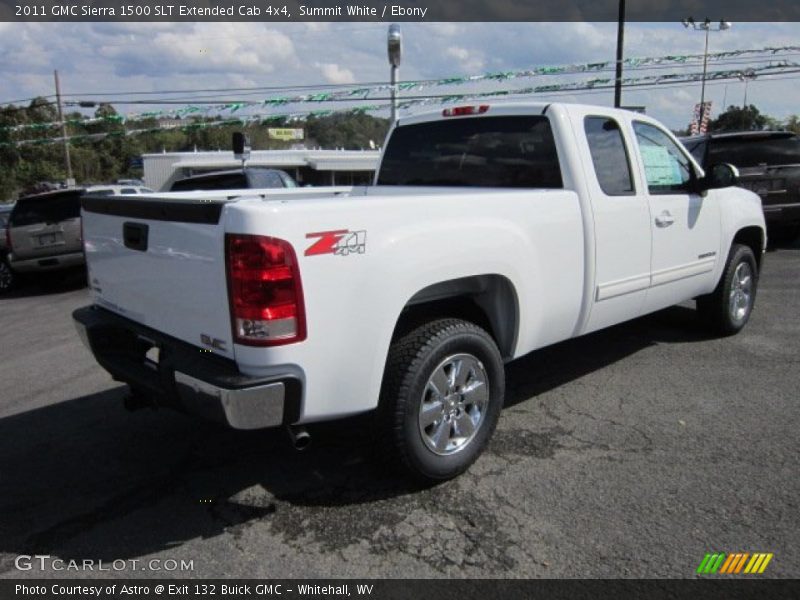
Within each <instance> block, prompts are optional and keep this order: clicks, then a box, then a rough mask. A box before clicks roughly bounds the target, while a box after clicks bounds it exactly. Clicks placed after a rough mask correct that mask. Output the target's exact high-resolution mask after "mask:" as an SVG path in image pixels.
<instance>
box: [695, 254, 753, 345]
mask: <svg viewBox="0 0 800 600" xmlns="http://www.w3.org/2000/svg"><path fill="white" fill-rule="evenodd" d="M757 288H758V264H757V263H756V258H755V256H754V255H753V251H752V250H751V249H750V247H749V246H744V245H742V244H733V245H732V246H731V250H730V252H729V253H728V261H727V263H726V264H725V270H724V271H723V272H722V277H721V279H720V281H719V284H718V285H717V287H716V289H715V290H714V291H713V292H712V293H710V294H708V295H707V296H701V297H700V298H698V299H697V311H698V313H699V315H700V317H701V318H702V319H703V321H704V322H706V324H707V325H708V326H709V327H710V328H711V330H712V331H714V332H715V333H717V334H719V335H733V334H735V333H738V332H739V331H741V330H742V328H743V327H744V326H745V325H746V324H747V321H748V320H749V319H750V314H751V313H752V312H753V305H754V304H755V301H756V290H757Z"/></svg>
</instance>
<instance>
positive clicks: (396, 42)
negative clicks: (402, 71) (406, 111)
mask: <svg viewBox="0 0 800 600" xmlns="http://www.w3.org/2000/svg"><path fill="white" fill-rule="evenodd" d="M386 41H387V49H388V53H389V65H390V67H391V73H390V77H391V79H390V82H391V87H390V92H391V97H392V112H391V118H392V123H394V122H395V121H397V91H398V90H397V70H398V67H400V60H401V58H402V52H403V36H402V35H401V34H400V26H399V25H396V24H392V25H390V26H389V37H388V39H387V40H386Z"/></svg>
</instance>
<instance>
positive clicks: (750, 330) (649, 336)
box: [0, 245, 800, 578]
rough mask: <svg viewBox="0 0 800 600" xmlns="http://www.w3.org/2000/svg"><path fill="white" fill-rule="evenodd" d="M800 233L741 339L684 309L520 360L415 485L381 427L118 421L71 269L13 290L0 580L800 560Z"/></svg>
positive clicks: (774, 565)
mask: <svg viewBox="0 0 800 600" xmlns="http://www.w3.org/2000/svg"><path fill="white" fill-rule="evenodd" d="M799 274H800V246H798V245H794V246H793V247H784V248H779V249H777V250H775V251H772V252H770V253H768V255H767V256H766V257H765V269H764V272H763V274H762V279H761V284H760V289H759V297H758V299H757V303H756V310H755V312H754V314H753V317H752V319H751V321H750V324H749V325H748V327H747V328H746V329H745V331H744V332H743V333H741V334H740V335H738V336H735V337H732V338H726V339H714V338H710V337H708V336H707V335H706V334H705V333H704V332H703V331H702V329H700V328H699V327H698V324H697V322H696V320H695V314H694V310H693V309H692V308H690V307H688V306H682V307H675V308H672V309H668V310H666V311H662V312H660V313H657V314H654V315H650V316H648V317H644V318H642V319H638V320H636V321H633V322H631V323H627V324H623V325H620V326H617V327H614V328H611V329H608V330H605V331H601V332H597V333H595V334H592V335H590V336H587V337H584V338H580V339H576V340H571V341H568V342H565V343H562V344H558V345H556V346H553V347H550V348H546V349H544V350H542V351H539V352H537V353H534V354H532V355H530V356H528V357H525V358H523V359H521V360H518V361H516V362H514V363H511V364H509V365H508V366H507V391H508V394H507V400H506V408H505V410H504V412H503V414H502V416H501V420H500V424H499V426H498V430H497V432H496V434H495V436H494V439H493V441H492V443H491V444H490V447H489V450H488V451H487V452H486V454H485V455H484V456H483V457H482V458H481V459H480V460H479V461H478V462H477V464H475V465H474V466H473V467H472V468H471V469H470V470H469V471H468V472H467V473H466V474H465V475H463V476H462V477H460V478H458V479H456V480H454V481H451V482H447V483H444V484H441V485H438V486H434V487H427V488H421V487H419V486H417V485H414V484H412V483H410V482H408V481H406V480H404V479H403V478H401V477H399V476H398V475H396V474H395V473H394V472H393V471H392V470H391V468H389V467H390V466H391V465H386V464H380V463H379V462H375V461H374V460H373V459H372V454H371V446H370V443H369V433H370V432H369V429H370V421H369V419H367V418H363V417H362V418H356V419H350V420H347V421H341V422H337V423H328V424H321V425H317V426H315V427H313V428H311V429H310V431H311V433H312V435H313V437H314V442H313V444H312V447H311V448H310V449H309V450H308V451H306V452H303V453H298V452H295V451H294V450H293V449H292V448H291V447H290V444H289V442H288V440H287V439H286V436H285V434H284V432H282V431H266V432H236V431H228V430H225V429H222V428H219V427H216V426H214V425H211V424H206V423H203V422H199V421H196V420H193V419H191V418H188V417H184V416H182V415H179V414H177V413H173V412H169V411H151V410H142V411H138V412H135V413H128V412H126V411H125V410H124V409H123V407H122V402H121V399H122V397H123V395H124V390H125V388H124V387H123V386H120V385H119V384H116V383H114V382H112V381H111V380H110V378H109V377H108V376H107V374H106V373H105V372H104V371H102V370H101V369H100V367H98V366H97V365H96V364H95V363H94V361H93V359H92V357H91V356H90V355H89V353H88V351H86V350H85V349H84V348H83V346H82V345H81V344H80V341H79V340H78V337H77V335H76V333H75V331H74V329H73V326H72V324H71V320H70V317H69V315H70V313H71V311H72V310H73V309H74V308H77V307H79V306H82V305H85V304H87V303H88V293H87V291H86V289H84V288H82V287H79V286H78V285H75V284H74V283H70V282H67V283H66V284H65V285H50V286H44V285H42V284H41V283H31V284H29V285H28V286H26V287H25V288H23V289H21V290H19V291H18V292H16V293H14V294H12V295H11V296H7V297H2V298H0V326H1V327H2V331H3V344H2V347H0V378H1V379H0V380H2V382H3V392H2V395H1V396H0V577H4V578H8V577H63V576H79V577H85V576H87V575H92V573H86V572H84V573H75V572H64V571H52V570H49V571H45V572H41V571H39V570H38V569H34V570H31V571H24V572H21V571H18V570H16V569H15V567H14V559H15V557H16V556H18V555H20V554H30V555H33V554H47V555H51V556H53V557H59V558H62V559H64V560H71V559H74V560H78V561H82V560H84V559H93V560H100V559H102V560H103V561H106V562H111V561H113V560H117V559H138V560H139V561H140V563H139V564H140V565H141V564H142V563H143V562H144V561H147V560H148V559H151V558H160V559H162V560H163V559H175V560H178V561H180V560H181V559H183V560H191V561H193V564H194V570H193V571H191V572H183V573H181V572H152V571H141V570H131V569H128V570H125V571H112V572H105V573H102V574H98V575H102V576H106V577H152V576H155V577H161V576H174V577H179V576H194V577H236V576H241V577H281V578H300V577H303V578H309V577H510V578H514V577H582V578H586V577H610V578H613V577H691V576H693V574H694V570H695V568H696V567H697V565H698V564H699V562H700V560H701V559H702V557H703V555H704V553H705V552H709V551H729V552H736V551H748V552H754V551H755V552H758V551H760V552H773V553H774V554H775V558H774V559H773V560H772V562H771V564H770V566H769V569H768V570H767V573H766V575H768V576H773V577H797V576H798V574H800V569H799V568H798V567H800V526H799V525H800V523H799V521H800V508H799V507H798V497H800V493H799V492H800V478H799V477H798V468H797V457H798V455H799V454H800V441H799V440H800V436H799V435H798V431H800V402H798V389H800V375H799V374H798V371H799V369H798V367H800V364H798V363H799V362H800V360H799V359H798V357H800V335H798V333H800V325H798V321H797V315H798V313H799V312H800V310H799V309H800V277H798V275H799Z"/></svg>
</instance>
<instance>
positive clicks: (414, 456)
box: [377, 319, 505, 481]
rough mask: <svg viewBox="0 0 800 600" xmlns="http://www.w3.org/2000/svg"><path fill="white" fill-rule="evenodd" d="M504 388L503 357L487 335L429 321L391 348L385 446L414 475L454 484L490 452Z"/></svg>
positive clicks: (382, 422)
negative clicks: (454, 479) (451, 481)
mask: <svg viewBox="0 0 800 600" xmlns="http://www.w3.org/2000/svg"><path fill="white" fill-rule="evenodd" d="M504 391H505V372H504V369H503V360H502V358H501V356H500V352H499V351H498V349H497V345H496V344H495V343H494V340H493V339H492V338H491V337H490V336H489V334H488V333H487V332H486V331H484V330H483V329H481V328H480V327H478V326H477V325H474V324H473V323H469V322H467V321H462V320H460V319H439V320H436V321H432V322H429V323H425V324H423V325H420V326H418V327H416V328H414V329H412V330H411V331H409V332H408V333H406V334H404V335H403V336H402V337H400V338H399V339H397V340H395V341H394V343H393V344H392V346H391V348H390V350H389V358H388V360H387V364H386V372H385V374H384V381H383V386H382V389H381V398H380V404H379V408H378V421H379V423H378V428H377V433H378V435H379V436H381V439H380V440H379V441H380V442H382V443H381V445H382V446H383V447H384V448H385V449H386V450H387V451H388V453H389V456H390V457H391V459H392V461H393V462H394V463H395V464H398V465H400V466H401V467H402V468H404V469H405V470H406V471H407V472H409V473H410V474H412V475H413V476H415V477H417V478H419V479H423V480H428V481H441V480H445V479H451V478H453V477H455V476H457V475H459V474H460V473H463V472H464V471H465V470H466V469H467V468H468V467H469V466H470V465H471V464H472V463H473V462H475V460H476V459H477V458H478V456H480V454H481V453H482V452H483V450H484V449H485V447H486V445H487V443H488V442H489V438H490V437H491V435H492V433H493V432H494V429H495V426H496V425H497V421H498V419H499V417H500V411H501V409H502V406H503V395H504Z"/></svg>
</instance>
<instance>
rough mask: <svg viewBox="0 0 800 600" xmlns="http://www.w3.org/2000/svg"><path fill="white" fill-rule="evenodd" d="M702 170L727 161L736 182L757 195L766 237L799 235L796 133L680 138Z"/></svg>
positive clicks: (799, 170) (785, 238) (798, 145)
mask: <svg viewBox="0 0 800 600" xmlns="http://www.w3.org/2000/svg"><path fill="white" fill-rule="evenodd" d="M681 141H682V142H683V145H684V146H686V149H687V150H689V152H691V153H692V155H693V156H694V157H695V158H696V159H697V161H698V162H699V163H700V164H701V165H702V166H703V168H704V169H708V167H710V166H712V165H715V164H719V163H730V164H732V165H734V166H735V167H736V168H738V169H739V185H740V186H741V187H743V188H746V189H748V190H751V191H753V192H755V193H756V194H758V195H759V196H760V197H761V203H762V207H763V209H764V218H765V219H766V222H767V227H768V229H769V236H770V237H771V238H772V239H775V240H781V241H790V240H793V239H796V238H797V237H798V236H800V136H798V135H797V134H794V133H792V132H790V131H742V132H735V133H712V134H709V135H702V136H693V137H687V138H681Z"/></svg>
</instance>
